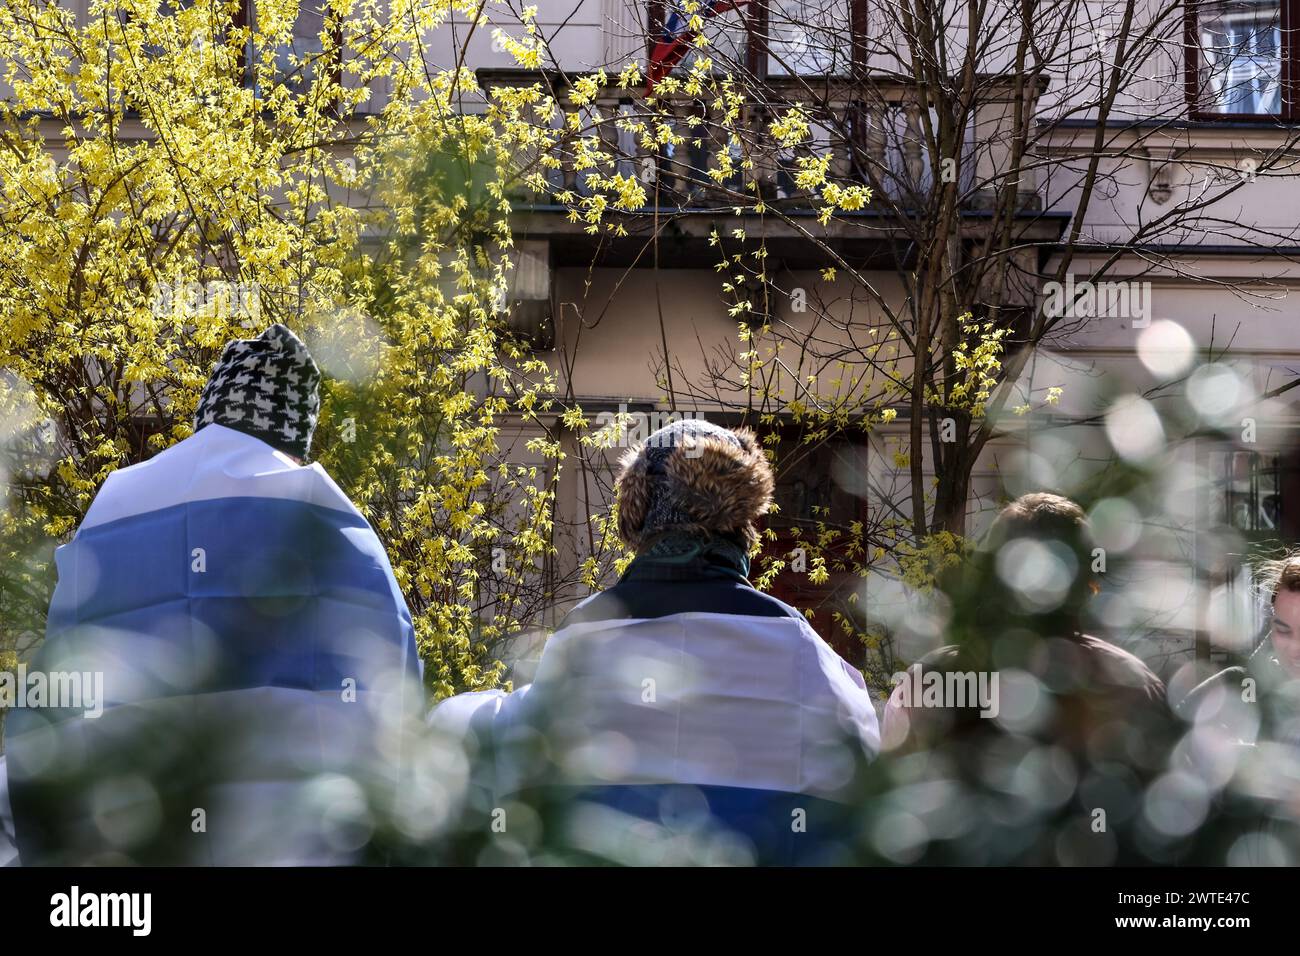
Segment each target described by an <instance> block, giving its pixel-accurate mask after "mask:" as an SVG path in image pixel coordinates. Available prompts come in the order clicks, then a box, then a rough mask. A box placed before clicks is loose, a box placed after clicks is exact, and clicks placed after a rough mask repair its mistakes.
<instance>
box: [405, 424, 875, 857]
mask: <svg viewBox="0 0 1300 956" xmlns="http://www.w3.org/2000/svg"><path fill="white" fill-rule="evenodd" d="M772 492H773V476H772V471H771V467H770V465H769V463H768V461H767V459H766V457H765V455H764V453H763V450H762V448H761V447H760V446H759V444H758V442H757V441H756V440H755V438H754V436H753V434H752V433H751V432H749V431H748V430H746V429H740V430H735V431H732V430H729V429H725V428H722V427H719V426H717V425H713V424H711V423H708V422H705V421H702V420H695V419H688V420H685V421H679V422H675V423H673V424H671V425H669V426H667V427H666V428H663V429H660V430H659V431H657V432H655V433H654V434H653V435H651V436H650V437H649V438H647V439H646V441H645V442H644V444H641V445H639V446H637V447H636V448H634V449H631V450H630V451H629V452H628V453H627V455H626V456H625V457H624V460H623V462H622V468H621V472H620V475H619V477H618V479H617V501H618V533H619V536H620V538H621V539H622V540H623V541H624V543H625V544H627V545H628V546H629V547H630V548H632V549H635V551H636V557H635V558H634V560H633V561H632V563H631V564H630V565H629V567H628V568H627V570H626V571H625V573H624V574H623V575H622V577H621V578H620V579H619V581H618V582H617V583H616V584H615V585H614V586H613V587H611V588H609V589H608V590H605V591H603V592H601V593H599V594H596V595H594V596H592V597H590V598H588V599H586V600H585V601H583V602H582V603H580V604H579V605H577V606H576V607H575V608H574V609H573V610H572V611H571V612H570V613H569V614H568V616H567V617H566V618H565V619H564V621H563V622H562V623H561V625H560V627H559V628H558V630H557V631H556V632H555V633H554V634H553V635H552V636H551V637H550V639H549V640H548V642H547V644H546V646H545V648H544V649H543V652H542V655H541V658H540V661H539V662H538V665H537V670H536V674H535V679H534V680H533V682H532V683H531V684H529V685H527V686H525V687H521V688H519V689H518V690H515V691H513V692H511V693H503V692H501V691H482V692H477V693H469V694H463V695H460V696H458V697H453V698H450V699H448V700H445V701H443V702H442V703H440V704H439V705H438V706H437V707H436V708H435V709H434V710H433V712H432V713H431V715H430V723H431V724H432V725H433V726H434V727H436V728H437V729H439V730H440V731H442V732H444V733H450V734H453V735H460V736H461V737H462V739H464V740H465V741H466V742H467V745H468V748H469V750H470V751H471V752H476V753H477V754H478V765H479V767H480V771H479V773H478V774H476V787H477V788H478V789H479V790H480V791H481V792H482V795H481V797H480V798H479V801H480V803H482V805H484V806H485V807H488V808H503V807H505V806H506V805H507V803H508V801H509V800H511V799H512V798H517V799H521V800H525V801H532V802H533V806H534V807H541V806H550V807H559V808H560V810H561V811H562V812H564V813H567V814H569V817H570V819H572V818H573V814H574V813H578V814H579V815H580V816H581V815H582V813H583V811H584V810H589V809H591V808H592V807H595V808H598V813H597V816H596V817H594V818H593V817H591V816H589V815H588V816H585V817H583V819H585V820H587V821H588V823H590V821H591V820H592V819H607V820H608V819H611V818H610V817H609V816H608V814H609V813H613V814H614V815H615V816H614V817H613V819H626V820H642V821H653V822H655V824H656V825H659V824H665V825H667V826H668V827H669V829H670V830H671V829H672V828H673V827H674V826H678V825H681V826H685V827H687V828H688V829H689V828H693V827H694V826H695V824H697V823H700V822H703V823H704V824H705V828H706V829H709V830H712V831H716V832H719V833H724V834H727V835H728V838H729V839H738V840H740V841H742V842H743V843H744V844H745V845H746V847H747V848H748V850H747V852H749V853H751V854H752V855H751V856H750V857H749V858H750V859H752V860H754V861H755V862H760V863H780V864H788V863H800V864H804V863H830V862H835V861H836V860H838V859H839V858H840V857H839V856H838V855H837V854H840V853H842V852H843V848H844V847H845V846H846V845H847V843H848V842H849V841H847V840H846V833H847V832H848V831H847V824H846V823H845V821H846V820H847V819H848V814H849V813H850V812H851V811H850V810H849V808H848V806H849V804H850V802H851V801H852V799H853V797H852V793H851V791H852V787H853V780H854V778H855V774H856V772H857V771H859V770H862V769H864V768H865V767H866V765H867V763H868V762H869V761H870V760H871V759H872V758H873V757H874V755H875V754H876V753H877V752H878V750H879V742H880V735H879V728H878V726H877V722H876V714H875V710H874V708H873V705H872V701H871V699H870V696H869V694H868V691H867V689H866V685H865V682H864V680H863V677H862V674H861V673H860V672H859V671H857V670H856V669H855V668H853V667H851V666H850V665H849V664H848V663H846V662H845V661H844V660H842V659H841V658H840V657H839V656H838V655H836V653H835V652H834V650H832V649H831V647H830V646H829V645H828V644H827V643H826V642H825V641H823V640H822V638H821V637H820V636H818V634H817V633H816V632H815V631H814V630H813V629H812V627H811V626H810V625H809V624H808V621H807V620H806V619H805V618H804V616H803V615H802V614H800V613H799V612H798V611H797V610H795V609H793V608H791V607H789V606H788V605H786V604H783V603H782V602H781V601H778V600H777V599H776V598H774V597H771V596H770V595H768V594H765V593H763V592H760V591H758V590H757V589H755V588H754V587H753V586H752V585H751V584H750V582H749V580H748V574H749V554H750V552H751V550H752V548H753V547H754V545H755V544H756V542H757V540H758V530H757V521H758V520H759V518H760V516H761V515H763V514H764V513H765V512H766V511H767V510H768V509H769V507H770V504H771V498H772ZM506 812H507V813H508V812H509V811H506ZM536 812H539V813H540V811H536ZM601 814H605V816H601ZM588 823H583V824H581V825H579V826H576V827H574V826H566V825H565V824H564V823H562V822H561V823H560V824H559V826H558V829H559V830H561V831H566V832H578V833H582V834H587V835H588V836H590V835H591V833H592V832H593V831H592V828H591V826H589V825H588ZM635 829H636V828H631V829H628V828H626V827H622V826H619V825H615V826H613V828H612V833H611V839H613V840H615V841H616V842H617V841H618V840H619V839H621V835H622V834H625V833H630V832H632V831H633V830H635Z"/></svg>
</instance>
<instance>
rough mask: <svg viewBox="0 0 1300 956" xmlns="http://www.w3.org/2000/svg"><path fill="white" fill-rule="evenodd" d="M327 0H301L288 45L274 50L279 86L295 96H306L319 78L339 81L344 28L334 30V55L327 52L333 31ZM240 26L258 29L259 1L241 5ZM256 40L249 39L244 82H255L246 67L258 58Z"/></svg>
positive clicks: (338, 25) (252, 0)
mask: <svg viewBox="0 0 1300 956" xmlns="http://www.w3.org/2000/svg"><path fill="white" fill-rule="evenodd" d="M327 12H328V5H327V0H301V2H300V3H299V6H298V16H297V19H295V20H294V23H293V31H292V34H291V36H290V38H289V41H288V42H287V43H282V44H280V45H279V46H277V47H276V48H275V50H274V56H275V73H274V83H275V85H276V86H285V87H287V88H289V89H290V90H292V91H293V92H295V93H304V92H306V91H307V90H308V89H310V87H311V84H312V83H313V81H315V80H316V79H318V78H332V79H334V80H335V81H336V82H337V81H338V79H339V76H340V74H341V67H342V64H341V62H340V57H341V56H342V47H343V27H342V24H341V23H338V22H335V23H334V27H333V40H334V42H333V44H332V49H333V52H332V55H329V56H328V57H327V55H326V52H325V45H326V44H325V39H326V37H327V36H328V34H327V33H326V31H327V30H328V29H329V28H330V27H329V23H327V20H326V13H327ZM235 23H236V25H237V26H249V27H253V28H254V30H256V25H257V3H256V0H244V2H243V3H242V4H241V5H240V10H239V14H238V17H237V19H236V21H235ZM255 43H256V38H253V39H250V40H249V43H248V47H247V48H246V49H245V51H244V62H245V70H244V75H245V82H246V83H248V84H249V85H252V84H253V83H254V82H255V77H254V74H253V71H252V70H251V69H249V68H248V67H247V64H248V63H250V62H251V60H252V58H253V57H254V56H259V54H260V50H258V49H257V48H256V47H255V46H254V44H255Z"/></svg>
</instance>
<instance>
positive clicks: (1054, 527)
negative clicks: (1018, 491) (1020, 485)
mask: <svg viewBox="0 0 1300 956" xmlns="http://www.w3.org/2000/svg"><path fill="white" fill-rule="evenodd" d="M1088 536H1089V525H1088V515H1087V514H1086V513H1085V512H1084V510H1083V509H1082V508H1081V507H1079V505H1078V504H1077V503H1075V502H1073V501H1071V500H1070V499H1069V498H1066V497H1065V496H1064V495H1054V494H1052V493H1050V492H1047V491H1034V492H1030V493H1029V494H1026V495H1021V496H1020V497H1019V498H1017V499H1016V500H1015V501H1013V502H1011V504H1009V505H1007V506H1006V507H1005V508H1003V509H1002V511H1001V512H1000V513H999V514H998V516H997V518H996V519H994V521H993V524H992V526H991V527H990V528H989V537H990V539H991V540H994V541H996V542H997V543H998V544H1002V543H1004V542H1006V541H1009V540H1010V539H1012V538H1055V539H1059V540H1073V539H1075V538H1087V537H1088Z"/></svg>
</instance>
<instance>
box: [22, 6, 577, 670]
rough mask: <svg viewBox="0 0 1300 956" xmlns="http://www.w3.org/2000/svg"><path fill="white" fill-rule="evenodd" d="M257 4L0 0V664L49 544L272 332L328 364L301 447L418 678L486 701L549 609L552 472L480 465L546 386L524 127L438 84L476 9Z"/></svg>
mask: <svg viewBox="0 0 1300 956" xmlns="http://www.w3.org/2000/svg"><path fill="white" fill-rule="evenodd" d="M255 7H256V15H255V16H251V17H250V16H249V15H248V11H249V10H250V9H251V7H250V5H249V4H248V3H246V2H244V0H238V2H232V0H194V2H190V3H184V4H181V3H173V4H167V3H161V2H158V0H92V2H91V3H90V4H89V12H88V13H87V14H84V15H82V16H80V17H78V16H76V15H74V13H73V12H72V11H71V10H69V9H68V8H67V7H66V6H59V5H58V4H55V3H50V2H45V0H9V2H6V3H5V4H4V6H3V8H2V9H0V70H3V77H2V82H3V94H4V95H3V99H2V100H0V138H2V145H3V148H0V259H2V260H3V269H0V422H3V426H2V428H3V430H2V431H0V447H2V448H3V452H4V456H3V460H2V461H0V509H2V510H0V555H2V556H3V560H2V561H0V607H3V615H2V617H0V629H2V634H3V641H2V642H0V661H4V662H8V663H12V658H13V653H14V651H18V652H20V653H21V652H25V651H26V650H27V649H28V648H29V647H30V646H31V644H32V643H33V642H34V641H35V640H37V639H38V636H39V634H40V632H41V630H42V628H43V619H44V611H45V607H46V606H47V605H48V600H49V594H50V590H51V588H52V586H53V569H52V560H51V559H52V551H53V547H54V546H55V545H56V544H57V543H58V542H60V541H62V540H66V539H67V537H68V536H69V535H70V534H71V533H72V532H73V530H74V529H75V528H76V527H77V525H78V524H79V522H80V521H81V519H82V517H83V516H84V514H85V512H86V509H87V507H88V506H89V504H90V502H91V500H92V499H93V497H94V495H95V493H96V491H97V489H98V488H99V486H100V485H101V484H102V482H103V481H104V479H105V477H106V476H108V475H109V474H110V473H111V472H112V471H113V470H115V469H117V468H121V467H124V466H127V465H130V464H133V463H135V462H139V461H142V460H144V459H146V458H148V457H149V456H151V455H153V454H154V453H156V452H157V451H159V450H160V449H162V448H165V447H166V446H168V445H170V444H172V443H174V442H177V441H180V440H182V439H184V438H185V437H187V436H188V435H189V434H190V433H191V418H192V415H193V412H194V408H195V405H196V403H197V400H198V396H199V393H200V391H201V389H202V387H203V383H204V381H205V380H206V377H207V373H208V371H209V369H210V367H211V364H212V362H213V361H214V360H215V359H216V357H217V355H218V354H219V351H220V349H221V347H222V345H223V344H224V343H225V342H226V341H227V340H229V339H232V338H238V337H244V338H246V337H251V336H252V335H255V334H256V333H257V331H258V330H260V329H261V328H264V327H265V326H267V325H269V324H270V323H272V322H276V321H281V322H284V323H286V324H287V325H289V326H290V327H292V328H294V329H295V330H297V331H298V332H300V334H302V335H303V336H304V337H305V339H306V340H307V342H308V344H309V346H310V347H311V348H312V349H313V352H314V353H315V354H316V356H317V359H318V361H319V362H320V364H321V366H322V369H323V371H324V373H325V375H326V386H325V394H324V395H323V409H322V416H321V427H320V430H319V431H318V434H317V439H316V443H315V445H314V447H313V454H314V456H315V457H316V458H318V459H319V460H321V461H322V462H323V463H324V465H325V467H326V468H327V469H328V470H329V471H330V472H331V473H332V474H333V475H334V476H335V477H336V479H337V480H339V481H340V483H341V484H342V485H343V487H344V489H345V490H346V491H347V492H348V493H349V494H350V495H351V496H352V497H353V500H354V501H356V503H357V504H358V506H359V507H360V508H361V509H362V511H363V512H364V513H365V514H366V515H367V516H368V517H369V518H370V520H371V521H372V523H373V524H374V525H375V527H376V528H377V530H378V531H379V533H380V535H381V537H382V538H383V540H384V541H385V543H386V545H387V547H388V549H389V552H390V555H391V558H392V561H393V564H394V567H395V570H396V573H397V575H398V578H399V580H400V582H401V584H402V586H403V588H404V589H405V592H406V595H407V599H408V602H409V603H410V605H411V608H412V611H413V613H414V614H415V617H416V620H417V627H418V633H419V639H420V649H421V653H422V655H423V656H424V658H425V661H426V665H427V668H426V676H427V677H428V681H429V684H430V687H431V689H432V690H433V691H434V692H435V693H439V694H445V693H449V692H451V691H452V690H453V689H460V688H465V687H482V686H490V685H492V684H493V683H495V682H497V681H498V680H499V678H500V674H501V665H500V664H499V663H497V662H495V661H494V656H493V653H492V652H493V642H494V641H495V640H497V639H499V638H500V637H502V636H503V635H505V634H507V633H508V632H510V631H512V630H513V629H515V628H516V627H518V626H519V625H520V624H521V623H522V622H523V618H524V617H525V616H526V615H527V614H528V613H530V612H531V610H532V609H533V608H534V607H535V606H536V605H537V603H538V602H539V601H540V600H541V598H542V596H541V595H538V594H533V593H531V592H530V591H529V582H530V581H532V580H533V578H535V577H536V575H533V574H532V573H531V572H532V568H533V565H534V563H535V562H536V560H537V558H538V557H539V556H540V555H542V554H543V553H544V552H545V551H546V550H547V549H548V548H549V547H550V544H549V541H550V536H549V530H550V521H551V517H550V515H551V497H552V487H553V482H554V474H555V472H556V471H557V470H558V463H559V458H560V454H559V451H558V445H557V444H556V443H554V442H552V441H548V440H539V441H536V442H534V444H533V447H532V448H531V452H532V453H533V455H534V457H535V459H536V460H539V461H541V462H542V463H543V466H544V467H541V468H538V467H524V466H520V465H517V464H516V465H510V464H508V463H507V462H506V461H505V460H504V458H503V455H502V453H501V452H500V451H499V449H498V445H499V444H500V443H499V441H498V438H499V431H500V429H501V427H502V423H503V422H504V421H506V420H507V419H511V420H515V421H517V422H523V423H528V422H530V421H533V422H538V423H539V424H544V423H541V422H540V420H539V419H538V416H539V415H542V414H544V413H546V412H547V411H548V409H549V399H548V398H547V395H548V394H549V393H550V392H551V391H553V382H552V381H551V374H550V371H549V370H548V369H547V367H546V366H545V364H544V363H542V362H540V361H538V360H537V359H535V358H531V357H530V356H529V355H528V354H527V353H526V352H524V351H523V350H521V349H520V348H519V347H518V346H516V345H515V344H513V343H512V342H511V341H510V339H509V337H508V336H507V335H505V334H504V332H503V324H502V320H501V314H500V308H499V304H500V303H501V301H502V299H503V292H504V289H505V287H506V283H507V281H508V273H509V247H510V236H509V229H508V226H507V225H506V220H507V213H508V211H509V206H508V203H507V201H506V184H507V183H509V182H510V181H512V180H513V178H515V177H518V176H521V175H526V174H527V171H526V170H522V169H521V168H520V164H519V162H518V161H517V159H516V155H517V154H518V152H519V150H520V149H521V148H523V147H524V146H526V145H528V144H530V143H531V144H532V145H533V146H534V147H536V145H537V144H536V143H535V142H534V140H535V133H534V132H533V131H532V130H533V126H532V125H531V124H529V123H527V122H525V121H523V120H521V119H519V118H518V117H517V116H515V117H513V118H512V116H511V114H510V113H509V111H507V112H504V113H503V112H496V113H492V114H484V115H483V116H481V117H479V118H474V117H469V118H466V117H463V116H462V115H461V113H462V110H461V108H460V106H459V100H460V98H461V97H463V96H464V95H465V94H466V93H468V92H473V91H474V90H475V89H476V88H475V85H474V80H473V74H472V72H470V71H469V70H468V69H466V68H464V67H461V68H460V69H452V70H444V71H435V70H432V69H430V68H429V66H428V62H429V58H428V57H426V56H425V50H424V44H425V43H426V42H427V40H428V38H429V37H430V36H431V35H432V33H431V31H435V29H436V28H437V27H439V26H440V25H442V24H443V23H444V22H445V21H446V20H448V19H449V18H450V17H452V16H453V15H458V16H461V17H469V18H476V17H479V16H481V14H482V7H481V5H479V4H476V3H473V2H468V0H436V2H426V0H391V2H385V3H378V2H371V0H329V2H325V3H320V4H311V5H310V6H309V5H308V4H306V3H303V4H302V5H301V7H300V4H299V2H298V0H258V2H257V3H256V5H255ZM310 10H321V11H323V19H322V20H321V22H320V23H319V24H318V26H317V27H316V28H314V29H312V30H308V31H306V32H308V33H312V34H314V36H313V37H312V38H311V39H312V40H313V42H310V43H307V44H305V47H306V49H304V45H303V44H302V42H301V39H302V38H301V37H299V41H298V45H297V46H295V41H294V24H295V22H296V21H301V16H302V15H303V14H305V13H308V12H310ZM306 22H311V21H310V20H309V21H306ZM302 32H303V31H301V30H300V31H299V33H300V34H301V33H302ZM341 51H346V54H344V53H342V52H341ZM376 90H382V91H384V92H385V97H384V99H383V101H382V102H375V101H373V100H372V97H373V95H374V91H376ZM543 145H544V144H543ZM467 183H472V184H473V187H474V188H466V184H467ZM542 434H545V430H544V429H543V430H542ZM546 465H550V466H553V467H545V466H546ZM507 540H508V543H509V545H510V548H509V559H508V562H507V566H506V567H505V568H504V570H500V569H498V570H497V571H494V572H493V574H495V580H493V581H485V580H484V571H485V569H487V568H488V567H490V565H489V564H488V563H487V562H485V560H484V558H485V552H486V551H487V550H488V549H490V548H491V546H492V542H494V541H496V542H503V541H507ZM5 655H7V656H5Z"/></svg>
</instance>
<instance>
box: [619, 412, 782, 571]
mask: <svg viewBox="0 0 1300 956" xmlns="http://www.w3.org/2000/svg"><path fill="white" fill-rule="evenodd" d="M620 465H621V471H620V473H619V476H618V480H617V484H616V488H617V492H618V534H619V537H620V538H621V539H622V540H623V542H624V543H625V544H626V545H627V546H628V547H631V548H636V549H640V548H641V547H643V546H644V545H645V544H646V543H647V542H648V541H649V540H650V539H651V538H653V537H655V536H657V535H660V534H662V533H663V532H666V531H684V532H689V533H703V534H708V535H724V536H727V537H731V538H733V539H735V540H737V541H738V542H740V543H742V544H743V545H744V546H745V547H746V548H752V547H753V546H754V543H755V542H756V541H757V540H758V527H757V521H758V519H759V518H760V517H761V516H762V515H763V514H765V513H766V512H767V510H768V507H769V506H770V505H771V503H772V490H773V479H772V467H771V465H770V464H768V461H767V457H766V456H765V455H764V454H763V449H762V448H761V447H760V446H759V444H758V440H757V439H756V438H755V437H754V433H753V432H751V431H750V430H749V429H747V428H740V429H736V430H734V431H732V430H729V429H726V428H722V427H720V426H718V425H713V424H711V423H709V422H706V421H703V420H702V419H691V418H688V419H683V420H682V421H677V422H673V423H672V424H671V425H668V426H666V427H664V428H661V429H659V431H657V432H655V433H654V434H652V435H651V436H650V437H649V438H647V439H646V440H645V441H644V442H643V443H641V444H639V445H637V446H636V447H635V448H632V449H629V450H628V452H627V453H626V454H625V455H624V456H623V460H622V461H621V462H620Z"/></svg>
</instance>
